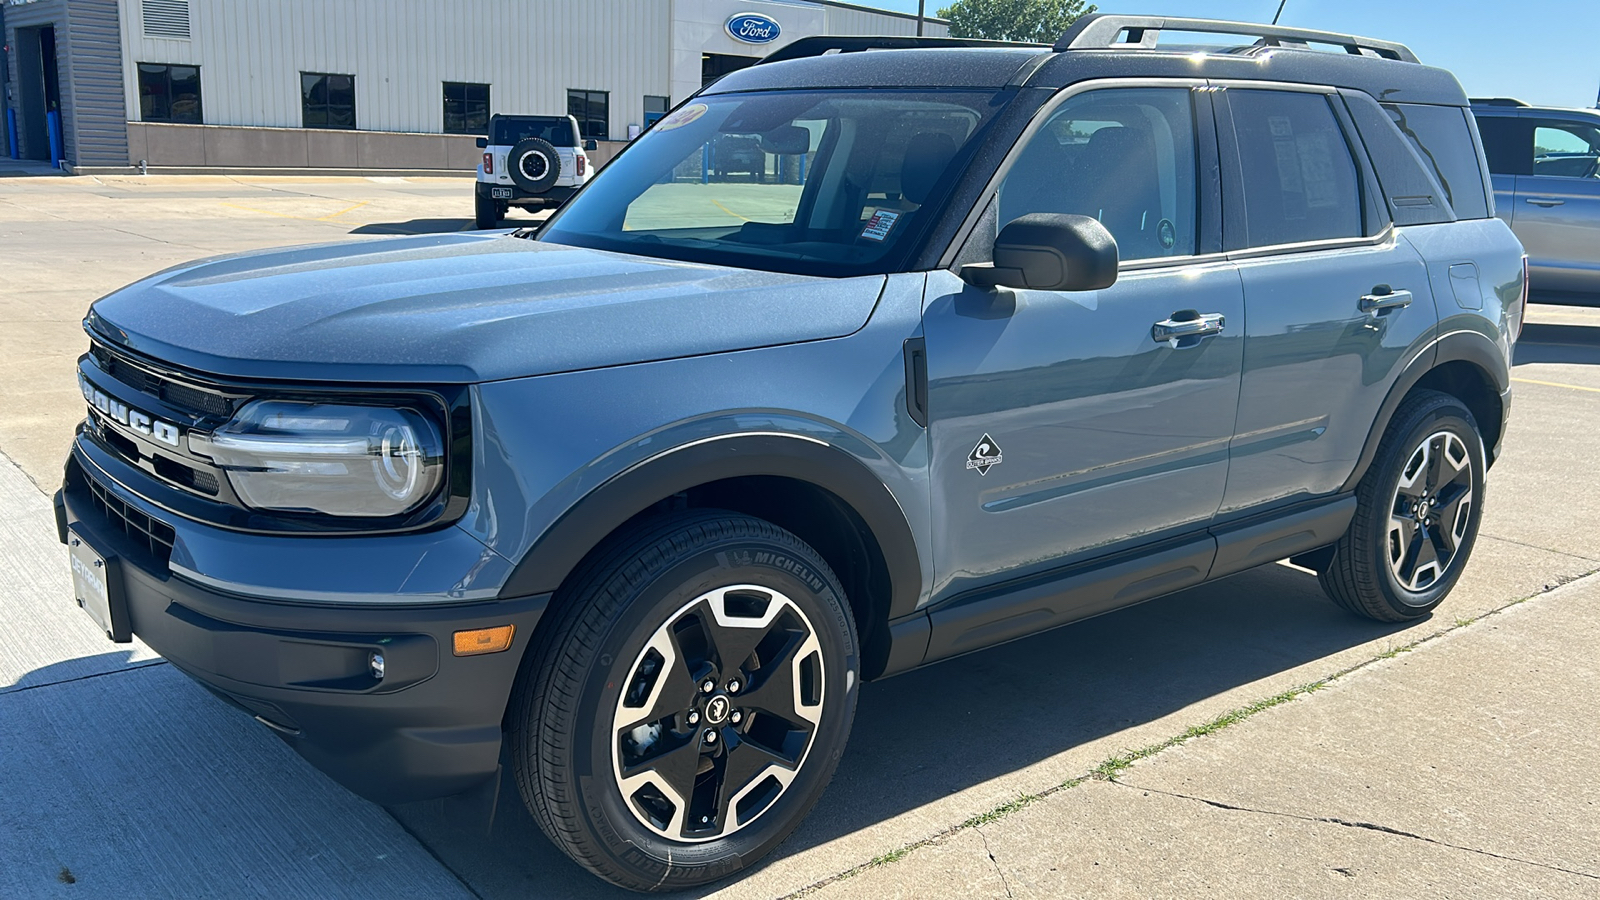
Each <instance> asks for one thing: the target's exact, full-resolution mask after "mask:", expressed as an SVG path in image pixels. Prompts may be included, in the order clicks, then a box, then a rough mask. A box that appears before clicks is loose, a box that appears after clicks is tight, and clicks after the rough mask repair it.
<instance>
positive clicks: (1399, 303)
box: [1361, 284, 1411, 316]
mask: <svg viewBox="0 0 1600 900" xmlns="http://www.w3.org/2000/svg"><path fill="white" fill-rule="evenodd" d="M1410 305H1411V292H1410V291H1394V290H1390V289H1389V286H1388V285H1387V284H1380V285H1378V286H1377V287H1375V288H1373V289H1372V293H1370V294H1367V295H1366V296H1364V297H1362V298H1361V311H1362V312H1367V313H1372V314H1373V315H1375V316H1381V315H1383V311H1384V310H1386V309H1401V308H1403V307H1407V306H1410Z"/></svg>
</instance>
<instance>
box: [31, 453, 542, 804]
mask: <svg viewBox="0 0 1600 900" xmlns="http://www.w3.org/2000/svg"><path fill="white" fill-rule="evenodd" d="M87 479H88V476H87V475H86V473H85V471H84V469H83V466H82V463H81V461H80V460H79V459H78V458H77V457H76V456H75V457H74V458H73V460H72V461H71V462H69V464H68V473H67V479H66V484H65V485H64V487H63V488H62V490H61V491H59V492H58V493H57V494H56V497H55V501H56V518H57V525H58V527H59V529H60V530H61V533H62V536H63V538H64V537H65V533H66V528H67V527H69V526H70V527H71V528H72V529H73V530H74V532H75V533H77V534H78V535H80V536H81V537H83V538H84V539H85V540H87V541H88V542H89V544H90V545H91V546H92V547H94V548H95V549H96V550H97V551H99V552H101V553H102V554H109V555H114V556H116V557H118V558H119V559H120V560H121V562H122V565H121V567H120V568H121V571H122V575H123V579H124V587H123V596H124V597H125V598H126V605H127V614H128V619H129V622H130V624H131V626H132V631H133V633H134V634H136V635H138V636H139V637H140V638H141V639H143V640H144V641H145V643H147V644H149V645H150V647H151V648H153V649H154V650H155V651H156V652H157V653H160V654H161V655H162V656H164V657H166V659H167V660H168V661H170V662H171V663H172V664H173V665H174V666H176V667H177V668H178V669H180V670H182V671H183V672H184V673H186V674H188V675H189V676H191V677H193V678H194V679H195V680H196V681H199V682H200V683H201V684H202V685H204V686H205V687H207V688H209V689H210V690H211V691H212V692H213V693H215V694H216V695H217V696H219V697H221V698H223V699H224V700H226V701H228V702H229V703H231V704H233V705H234V706H237V707H239V708H241V709H243V710H245V711H246V712H248V713H249V714H251V715H252V716H254V717H255V718H256V719H257V720H259V721H261V722H262V723H263V724H266V725H268V726H270V727H271V728H272V730H273V731H274V732H276V733H277V734H278V735H279V736H280V737H282V738H283V740H284V741H285V742H287V743H288V744H289V745H290V746H291V747H293V748H294V749H295V750H296V751H297V752H298V753H300V755H302V756H304V757H305V758H306V759H307V760H309V761H310V762H311V763H312V764H313V765H315V766H316V767H317V768H319V769H321V770H322V771H324V772H326V773H328V774H329V775H330V776H332V777H333V778H334V779H335V780H336V781H338V782H339V783H340V784H343V785H344V786H345V787H347V788H349V789H350V790H352V791H354V792H356V793H357V794H360V795H361V796H363V797H366V798H368V799H370V800H374V801H377V802H381V803H398V802H405V801H410V800H421V799H428V798H432V797H441V796H447V795H450V794H454V793H459V792H461V791H464V790H466V789H468V788H471V787H473V786H474V785H476V784H478V783H480V782H482V781H483V780H485V779H487V778H488V777H490V776H492V775H493V774H494V773H495V771H496V768H497V766H498V764H499V758H500V744H501V732H502V720H503V718H504V715H505V710H506V704H507V702H508V700H509V697H510V693H511V688H512V685H513V683H514V681H515V679H516V675H517V669H518V667H519V665H520V663H521V660H522V656H523V652H524V651H525V650H526V649H527V646H528V643H529V641H530V640H531V638H532V635H533V629H534V626H535V625H536V624H537V623H538V621H539V617H540V615H541V614H542V613H543V611H544V608H545V605H546V602H547V601H548V599H549V598H548V595H539V596H534V597H524V598H519V599H514V600H491V601H479V602H461V603H448V604H427V605H424V604H393V605H383V604H377V603H371V604H339V605H318V604H316V603H308V602H277V601H272V600H264V599H259V598H245V597H241V596H237V595H233V594H230V593H227V592H224V591H220V590H216V589H214V588H210V587H206V586H203V585H200V584H198V583H196V582H193V581H191V580H188V579H186V578H185V577H183V576H182V575H178V574H175V573H173V572H172V571H171V570H170V569H169V568H168V566H167V564H166V562H165V561H164V560H163V559H161V558H160V556H159V553H158V552H153V551H152V549H151V547H152V543H151V542H150V541H148V540H144V539H140V540H137V541H136V540H134V539H133V537H130V534H131V532H129V531H127V530H125V528H126V526H125V519H123V518H117V517H115V516H114V515H113V514H111V513H108V512H107V511H106V509H107V507H106V506H105V505H104V503H103V502H102V503H97V502H96V501H95V499H94V498H93V496H92V495H91V492H90V488H89V483H88V480H87ZM95 483H96V485H97V486H98V487H99V488H100V489H102V490H106V489H109V490H111V491H112V495H113V496H114V497H115V498H119V499H121V500H122V501H123V502H128V503H132V502H135V501H136V500H137V498H136V497H135V496H134V495H133V494H132V493H131V492H129V491H127V490H126V488H123V487H122V486H120V485H116V484H115V483H112V484H104V483H101V482H100V481H99V480H98V479H97V480H96V482H95ZM145 510H146V512H149V509H148V508H147V507H146V508H145ZM159 515H160V513H159V510H157V511H155V517H159ZM190 525H191V526H192V523H190ZM327 540H335V541H337V540H340V539H339V538H328V539H327ZM506 624H510V625H514V626H515V628H516V633H515V637H514V640H513V644H512V646H511V648H510V649H509V650H507V651H505V652H501V653H493V654H487V655H483V656H469V657H457V656H455V655H454V654H453V652H452V647H453V640H452V636H453V634H454V632H456V631H460V630H466V629H473V628H487V627H492V626H496V625H506ZM374 652H377V653H381V654H383V656H384V658H385V673H384V676H383V678H382V679H381V680H380V679H376V678H374V677H373V676H372V674H371V668H370V655H371V654H372V653H374Z"/></svg>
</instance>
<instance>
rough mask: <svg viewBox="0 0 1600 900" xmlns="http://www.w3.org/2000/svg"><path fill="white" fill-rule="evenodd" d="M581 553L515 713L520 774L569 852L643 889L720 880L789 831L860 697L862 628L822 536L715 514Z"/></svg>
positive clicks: (826, 769)
mask: <svg viewBox="0 0 1600 900" xmlns="http://www.w3.org/2000/svg"><path fill="white" fill-rule="evenodd" d="M597 557H598V558H596V559H594V560H592V561H591V562H590V563H586V564H585V568H584V570H582V571H580V572H579V573H577V574H576V575H575V577H574V580H573V583H572V584H571V585H570V589H564V590H563V592H562V594H561V595H560V596H559V597H558V599H557V600H556V601H555V602H556V603H557V607H556V608H554V609H553V610H552V612H551V615H552V616H554V617H555V619H554V621H551V622H547V623H544V624H543V625H541V629H540V630H541V635H540V638H539V639H536V641H535V645H534V647H533V648H532V650H530V656H529V660H528V663H527V664H526V665H524V668H523V673H522V675H521V676H520V677H519V683H518V691H517V695H516V697H515V698H514V699H513V702H512V709H511V722H510V724H511V751H512V761H513V765H514V768H515V771H516V775H517V782H518V785H519V787H520V789H521V791H522V795H523V799H524V801H525V802H526V803H527V804H528V807H529V809H530V810H531V811H532V812H533V814H534V816H535V818H536V819H538V821H539V823H540V825H541V826H542V827H543V828H544V830H545V832H546V834H548V835H549V836H550V838H551V839H552V840H553V841H555V843H556V844H557V845H558V846H560V847H561V848H562V849H563V850H565V851H566V852H567V853H568V854H569V855H570V856H572V858H573V859H575V860H577V861H578V862H579V863H580V864H582V865H584V866H585V867H587V868H589V869H590V870H591V871H593V872H595V873H596V874H598V875H600V876H601V877H603V878H605V879H607V880H609V881H612V882H613V883H615V884H618V885H622V886H624V887H629V888H633V889H635V890H655V889H674V888H683V887H688V886H691V885H695V884H701V883H704V882H707V881H712V880H715V879H717V878H721V877H724V876H726V875H728V874H730V873H731V872H734V871H736V870H738V869H740V868H742V867H744V866H747V865H749V864H750V863H752V862H754V861H755V860H756V859H758V858H760V857H761V856H763V855H765V854H766V853H767V852H768V851H770V850H771V849H772V848H773V847H775V846H776V845H777V844H778V842H779V841H781V840H783V838H784V837H786V836H788V834H789V833H790V832H791V831H793V830H794V828H795V826H796V825H798V824H799V822H800V820H801V819H802V818H803V817H804V816H805V814H806V813H807V812H808V811H809V810H810V808H811V806H812V805H813V804H814V803H815V802H816V800H817V798H818V797H819V796H820V795H821V793H822V791H823V789H824V788H825V787H826V786H827V783H828V781H829V780H830V779H831V778H832V776H833V771H834V768H835V767H836V766H837V764H838V761H839V757H840V755H841V754H842V752H843V749H844V743H845V739H846V737H847V736H848V733H849V728H850V722H851V720H852V718H853V717H854V712H855V700H856V698H855V690H856V687H857V685H858V683H859V664H858V661H857V648H856V638H855V631H854V624H853V621H852V619H851V616H850V612H849V609H848V608H847V606H846V604H845V598H844V592H843V589H842V588H841V587H840V586H839V583H838V580H837V579H836V578H835V577H834V575H833V572H832V571H831V570H830V569H829V568H828V565H827V563H826V562H824V561H823V560H822V559H821V558H820V557H819V556H818V555H817V554H816V552H815V551H813V550H812V549H811V548H810V547H809V546H807V545H806V544H805V543H803V542H801V541H800V540H799V539H798V538H796V537H795V536H794V535H792V534H790V533H788V532H786V531H784V530H782V529H780V528H777V527H776V526H774V525H772V524H770V523H767V522H764V521H761V520H759V519H754V518H750V517H748V516H743V515H738V514H735V513H726V512H696V513H688V514H683V515H679V516H674V517H671V518H667V519H664V520H658V521H657V522H655V523H652V524H650V525H648V526H646V527H643V528H641V529H638V530H635V531H634V532H632V533H631V534H629V535H626V536H624V537H622V538H621V539H619V540H617V541H615V542H613V543H612V544H611V546H609V547H608V548H606V549H605V550H603V551H601V552H600V553H599V554H597Z"/></svg>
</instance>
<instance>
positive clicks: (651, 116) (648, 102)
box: [644, 94, 672, 128]
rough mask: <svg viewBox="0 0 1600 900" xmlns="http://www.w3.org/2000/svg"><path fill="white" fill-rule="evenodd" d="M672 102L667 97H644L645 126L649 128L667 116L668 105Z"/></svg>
mask: <svg viewBox="0 0 1600 900" xmlns="http://www.w3.org/2000/svg"><path fill="white" fill-rule="evenodd" d="M671 102H672V101H670V100H668V99H667V98H666V97H655V96H651V95H650V94H645V95H644V126H645V127H646V128H649V127H650V126H651V125H652V124H654V123H655V121H656V120H657V119H659V118H661V117H662V116H664V115H666V114H667V105H668V104H669V103H671Z"/></svg>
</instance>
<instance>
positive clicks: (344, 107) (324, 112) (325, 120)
mask: <svg viewBox="0 0 1600 900" xmlns="http://www.w3.org/2000/svg"><path fill="white" fill-rule="evenodd" d="M300 114H301V122H302V123H303V125H304V127H306V128H352V129H353V128H355V127H356V77H355V76H354V75H326V74H322V73H318V72H301V73H300Z"/></svg>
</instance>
